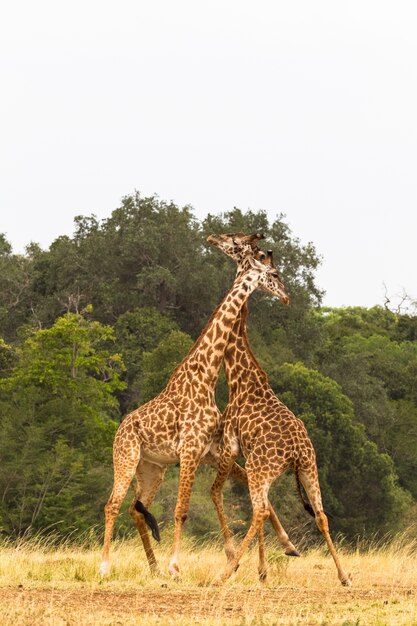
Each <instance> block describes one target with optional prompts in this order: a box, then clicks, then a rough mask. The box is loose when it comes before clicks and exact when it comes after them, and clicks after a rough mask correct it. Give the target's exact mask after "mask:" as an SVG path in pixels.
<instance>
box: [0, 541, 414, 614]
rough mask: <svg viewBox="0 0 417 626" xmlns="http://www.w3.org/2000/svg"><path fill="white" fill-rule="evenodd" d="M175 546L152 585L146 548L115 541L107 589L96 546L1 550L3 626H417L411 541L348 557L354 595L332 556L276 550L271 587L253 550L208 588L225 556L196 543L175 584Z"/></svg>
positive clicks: (187, 547)
mask: <svg viewBox="0 0 417 626" xmlns="http://www.w3.org/2000/svg"><path fill="white" fill-rule="evenodd" d="M165 543H166V545H165ZM169 545H170V542H164V545H162V546H157V548H156V552H157V557H158V560H159V563H160V565H161V570H162V571H163V572H164V574H163V575H161V576H158V577H151V576H150V574H149V571H148V567H147V564H146V561H145V557H144V554H143V550H142V548H141V546H140V545H139V542H138V541H136V540H129V541H123V542H115V543H114V545H113V549H112V555H111V556H112V571H111V575H110V577H109V578H108V579H106V580H101V579H100V577H99V575H98V568H99V565H100V547H99V546H98V545H96V546H93V547H91V546H90V547H87V545H84V546H82V545H81V546H78V547H77V546H74V545H71V544H70V543H69V542H67V543H64V544H62V545H59V546H58V547H57V546H56V545H55V544H54V542H53V541H49V540H48V539H46V540H45V539H35V540H31V541H29V540H28V541H21V542H19V543H18V544H12V543H6V544H4V545H3V546H2V547H1V548H0V614H1V620H0V623H1V624H2V626H12V625H13V626H22V625H29V624H30V625H31V626H32V625H37V624H39V625H41V624H42V626H43V625H46V626H50V625H51V626H52V625H54V626H61V625H62V626H63V625H64V624H65V625H72V624H74V625H75V624H77V625H84V624H85V625H90V624H91V625H92V624H98V625H100V626H101V625H103V626H107V625H116V624H123V625H124V626H130V625H131V624H132V625H133V624H135V625H137V624H147V625H149V626H154V625H157V624H158V625H161V624H163V625H165V624H177V625H178V626H189V625H191V624H206V625H207V626H214V625H220V624H228V625H231V626H232V625H233V626H252V625H258V624H259V625H262V626H272V625H273V624H274V625H275V624H282V625H284V624H285V625H286V626H292V625H294V626H295V625H297V626H298V625H300V626H301V625H302V626H306V625H307V626H310V625H311V626H325V625H326V626H330V625H332V626H333V625H337V626H354V625H356V626H366V625H372V626H385V625H386V626H395V625H398V626H400V625H404V626H405V625H407V626H411V625H413V624H414V625H416V626H417V559H416V554H417V543H416V541H415V540H414V541H413V540H409V539H407V536H406V535H404V536H401V537H398V538H397V539H396V540H395V541H393V542H379V543H374V544H373V545H371V546H369V545H368V546H358V547H357V549H356V550H350V551H348V550H346V549H345V550H341V557H342V562H343V565H344V567H345V569H346V570H347V571H349V572H350V573H351V574H352V577H353V587H352V588H349V589H347V588H343V587H342V586H341V585H340V583H339V581H338V579H337V575H336V570H335V567H334V564H333V562H332V560H331V557H330V556H329V555H328V554H326V552H325V550H324V549H311V550H309V551H308V552H306V553H305V555H304V556H303V557H301V558H288V557H285V556H283V555H282V554H281V552H280V550H279V549H277V546H276V545H272V544H271V545H270V546H269V549H268V555H269V564H270V569H269V576H268V580H267V582H266V583H261V582H259V581H258V580H257V551H256V545H255V546H254V547H253V549H252V550H251V551H250V552H249V553H248V554H247V556H245V557H244V558H243V559H242V563H241V566H240V568H239V570H238V571H237V572H236V574H235V575H234V576H233V578H232V579H231V580H230V581H228V583H227V584H226V585H224V587H222V588H215V587H212V586H211V584H210V583H211V582H212V580H213V579H214V578H215V576H216V575H217V574H218V573H219V571H221V569H222V568H223V566H224V563H225V556H224V554H223V552H222V551H221V549H220V548H219V547H218V545H214V544H207V545H206V546H204V547H201V546H200V547H196V546H194V545H193V544H192V542H189V541H188V542H187V541H185V542H184V546H183V551H182V559H181V571H182V581H181V582H178V583H176V582H174V581H172V580H171V579H170V578H169V576H168V575H167V574H165V572H167V565H168V560H169Z"/></svg>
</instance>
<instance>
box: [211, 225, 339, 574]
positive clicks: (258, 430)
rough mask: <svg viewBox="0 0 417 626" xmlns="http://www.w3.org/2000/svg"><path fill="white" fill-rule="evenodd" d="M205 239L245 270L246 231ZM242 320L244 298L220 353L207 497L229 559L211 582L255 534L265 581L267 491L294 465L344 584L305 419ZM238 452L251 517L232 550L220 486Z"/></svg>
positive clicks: (269, 261) (269, 262)
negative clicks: (220, 386) (283, 394)
mask: <svg viewBox="0 0 417 626" xmlns="http://www.w3.org/2000/svg"><path fill="white" fill-rule="evenodd" d="M208 240H209V242H210V243H213V244H214V245H216V246H217V247H218V248H219V249H220V250H222V251H223V252H225V253H226V254H228V255H229V256H231V257H232V258H234V259H235V260H237V261H238V276H239V275H240V274H241V272H244V271H245V266H246V263H247V262H248V261H249V259H250V256H248V255H246V256H245V257H243V255H241V249H242V248H243V247H245V245H246V243H245V242H246V241H247V238H246V237H245V236H244V235H242V234H241V233H238V234H237V235H218V236H213V235H212V236H210V237H209V239H208ZM252 253H253V255H255V256H258V257H259V256H260V254H261V253H260V251H257V250H256V247H255V246H253V251H252ZM264 262H265V263H266V264H267V265H268V266H269V267H271V268H274V265H273V260H272V252H271V251H268V256H267V257H266V259H265V260H264ZM246 322H247V302H246V301H245V302H244V304H243V306H242V308H241V310H240V313H239V315H238V316H237V318H236V321H235V324H234V326H233V329H232V332H231V333H230V335H229V342H228V345H227V349H226V351H225V356H224V366H225V371H226V378H227V381H228V384H229V403H228V406H227V408H226V411H225V413H224V416H223V439H222V445H221V451H220V459H219V465H218V473H217V476H216V479H215V481H214V484H213V486H212V490H211V495H212V499H213V502H214V504H215V507H216V509H217V513H218V516H219V520H220V524H221V528H222V533H223V537H224V541H225V546H227V549H226V551H227V552H228V554H229V558H228V562H227V565H226V568H225V569H224V571H223V572H222V573H221V574H220V576H219V577H218V578H217V579H216V581H215V582H216V584H221V583H223V582H224V581H225V580H227V579H228V578H229V577H230V575H231V574H232V573H233V571H234V570H235V569H236V568H237V567H238V564H239V561H240V559H241V557H242V555H243V553H244V552H245V550H246V549H247V548H248V546H249V544H250V542H251V541H252V539H253V538H254V536H255V534H256V533H258V537H259V539H260V540H261V543H260V549H259V556H260V562H259V576H260V578H261V579H262V580H263V579H265V577H266V563H265V554H264V547H263V535H262V532H261V534H260V535H259V531H260V530H261V529H262V528H263V522H264V520H265V519H266V518H267V517H268V515H269V511H268V491H269V488H270V485H271V483H272V482H273V480H275V479H276V478H277V477H278V476H280V475H281V474H282V473H283V472H285V471H286V470H287V469H289V468H292V469H293V470H294V471H295V474H296V478H297V485H298V487H299V491H300V495H301V487H300V484H301V485H302V486H303V488H304V490H305V492H306V494H307V497H308V500H309V504H308V503H305V504H304V507H305V508H306V510H308V511H309V512H310V513H312V514H313V515H314V517H315V520H316V524H317V527H318V529H319V530H320V532H321V533H322V535H323V536H324V538H325V540H326V543H327V545H328V548H329V550H330V553H331V555H332V557H333V560H334V563H335V565H336V569H337V573H338V577H339V580H340V582H341V583H342V585H346V586H348V585H350V584H351V577H350V575H347V574H346V573H345V572H344V570H343V569H342V566H341V564H340V560H339V557H338V555H337V552H336V550H335V547H334V545H333V542H332V539H331V536H330V532H329V525H328V520H327V516H326V514H325V513H324V511H323V505H322V500H321V493H320V485H319V480H318V472H317V464H316V455H315V451H314V448H313V445H312V443H311V441H310V439H309V437H308V434H307V430H306V428H305V426H304V423H303V422H302V421H301V420H300V419H298V418H297V417H296V416H295V415H294V414H293V413H292V412H291V411H290V410H289V409H288V408H287V407H286V406H285V405H284V404H283V403H282V402H280V400H279V399H278V398H277V396H276V395H275V394H274V392H273V390H272V388H271V387H270V386H269V384H268V377H267V374H266V372H265V371H264V370H263V369H262V368H261V366H260V365H259V363H258V362H257V360H256V358H255V356H254V354H253V352H252V350H251V348H250V345H249V342H248V337H247V332H246ZM239 451H240V452H241V453H242V454H243V456H244V457H245V459H246V465H245V469H246V472H247V478H248V483H249V492H250V497H251V501H252V509H253V515H252V522H251V525H250V527H249V530H248V532H247V534H246V536H245V537H244V539H243V540H242V542H241V544H240V546H239V547H238V549H237V551H236V552H235V550H234V547H233V542H232V537H231V533H230V531H229V529H228V526H227V520H226V517H225V514H224V508H223V498H222V488H223V485H224V483H225V480H226V478H227V476H228V474H229V469H230V466H231V464H232V463H233V462H234V461H235V459H236V458H237V456H238V454H239Z"/></svg>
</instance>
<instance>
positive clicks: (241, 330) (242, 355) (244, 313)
mask: <svg viewBox="0 0 417 626" xmlns="http://www.w3.org/2000/svg"><path fill="white" fill-rule="evenodd" d="M247 317H248V305H247V303H245V304H244V305H243V306H242V309H241V311H240V314H239V315H238V317H237V319H236V322H235V324H234V326H233V329H232V332H231V333H230V337H229V343H228V345H227V348H226V352H225V355H224V368H225V372H226V378H227V383H228V385H229V401H230V400H231V399H232V398H233V396H234V395H236V394H237V393H239V391H240V389H241V386H242V385H247V384H248V383H250V382H253V383H254V384H255V385H256V386H257V387H259V386H264V385H266V384H267V383H268V377H267V375H266V373H265V371H264V370H263V369H262V367H261V366H260V365H259V363H258V361H257V359H256V357H255V355H254V354H253V352H252V348H251V347H250V344H249V340H248V335H247Z"/></svg>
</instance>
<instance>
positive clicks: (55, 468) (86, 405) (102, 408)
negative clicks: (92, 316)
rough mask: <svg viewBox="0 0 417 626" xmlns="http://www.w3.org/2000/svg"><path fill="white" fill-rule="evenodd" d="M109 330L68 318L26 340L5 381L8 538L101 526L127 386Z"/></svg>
mask: <svg viewBox="0 0 417 626" xmlns="http://www.w3.org/2000/svg"><path fill="white" fill-rule="evenodd" d="M112 341H113V331H112V329H111V328H110V327H106V326H102V325H101V324H99V323H98V322H94V321H89V320H88V319H85V317H83V316H82V315H75V314H68V315H66V316H64V317H61V318H59V319H58V320H57V321H56V322H55V324H54V325H53V326H52V327H51V328H49V329H45V330H39V331H37V332H34V333H32V334H31V335H30V336H29V337H28V338H27V339H26V341H25V342H24V345H23V347H22V351H21V355H20V359H19V362H18V364H17V365H16V367H15V368H14V370H13V372H12V374H11V375H10V376H9V377H7V378H3V379H1V380H0V415H1V423H0V430H1V435H0V462H1V466H2V473H1V476H0V493H1V494H2V498H1V500H2V509H1V526H2V528H3V530H4V531H5V532H7V533H8V534H21V533H23V532H26V531H27V530H28V529H29V528H32V529H34V530H37V529H44V528H45V527H47V526H50V525H57V528H58V530H60V531H61V532H68V531H69V530H70V529H74V528H76V529H78V530H83V529H86V528H87V527H88V526H89V525H91V524H93V523H97V521H99V520H100V521H101V516H102V505H103V503H104V502H105V499H106V495H107V494H106V492H107V490H108V485H109V484H110V461H111V446H112V441H113V437H114V433H115V430H116V427H117V422H116V420H117V419H118V417H119V412H118V404H117V401H116V399H115V397H114V393H115V392H116V391H118V390H120V389H121V388H122V387H123V384H122V383H121V381H120V374H121V371H122V369H123V365H122V361H121V359H120V356H119V355H118V354H114V353H113V352H112V351H111V350H110V348H109V346H110V345H111V342H112Z"/></svg>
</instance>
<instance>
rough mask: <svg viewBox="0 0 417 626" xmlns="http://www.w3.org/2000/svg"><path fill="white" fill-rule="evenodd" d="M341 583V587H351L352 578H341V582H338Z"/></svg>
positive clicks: (349, 576)
mask: <svg viewBox="0 0 417 626" xmlns="http://www.w3.org/2000/svg"><path fill="white" fill-rule="evenodd" d="M340 582H341V583H342V585H343V586H344V587H351V586H352V576H351V575H350V574H348V576H347V578H343V580H341V581H340Z"/></svg>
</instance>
